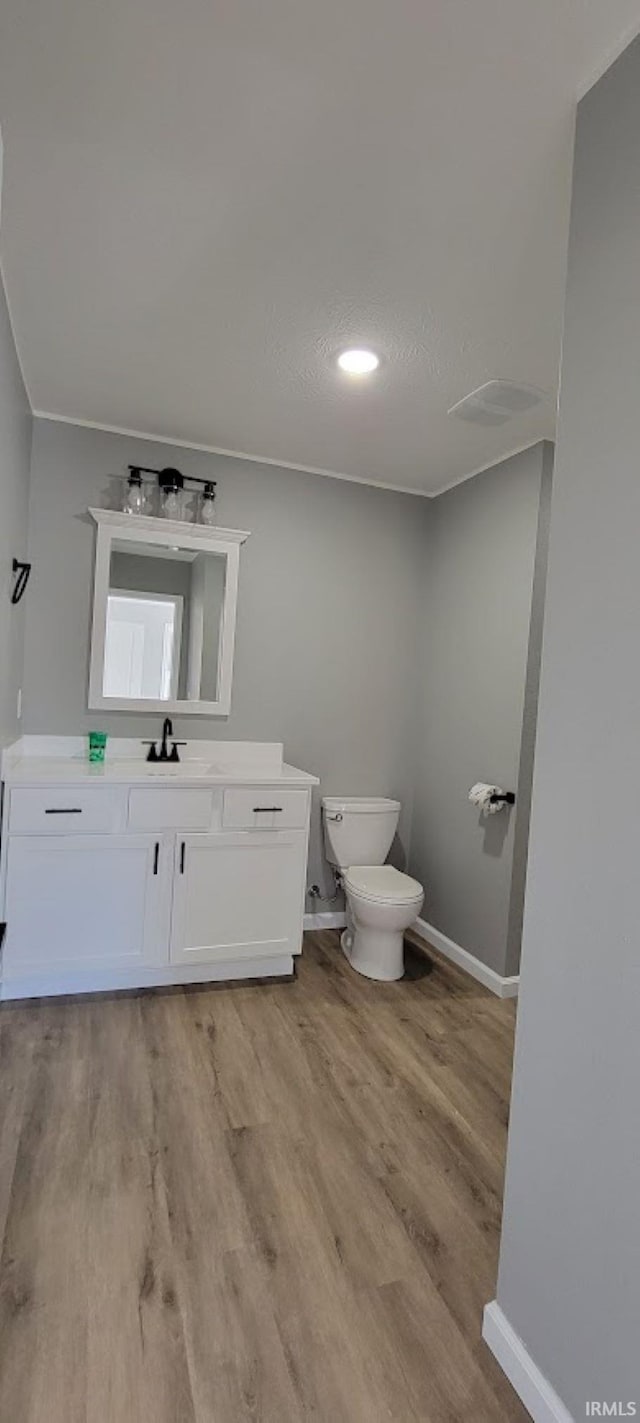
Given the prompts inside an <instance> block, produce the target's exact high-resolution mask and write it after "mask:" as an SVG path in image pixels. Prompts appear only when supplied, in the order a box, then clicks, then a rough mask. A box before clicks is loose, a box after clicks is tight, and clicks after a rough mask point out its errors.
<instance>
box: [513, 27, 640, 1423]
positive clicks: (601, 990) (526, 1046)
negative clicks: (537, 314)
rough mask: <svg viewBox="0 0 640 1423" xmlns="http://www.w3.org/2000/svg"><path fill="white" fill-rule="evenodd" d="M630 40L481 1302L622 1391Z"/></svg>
mask: <svg viewBox="0 0 640 1423" xmlns="http://www.w3.org/2000/svg"><path fill="white" fill-rule="evenodd" d="M639 135H640V41H638V40H636V41H635V42H634V44H633V45H632V46H631V47H630V49H628V50H627V51H626V53H625V54H624V55H623V56H622V58H621V59H619V60H618V61H617V63H616V64H615V65H614V66H613V68H612V69H611V70H610V71H609V72H608V74H607V75H605V77H604V79H602V80H601V81H600V82H599V83H598V84H597V85H596V87H595V88H594V89H593V90H591V92H590V93H589V94H588V95H587V97H586V98H585V99H584V100H583V101H582V103H581V104H580V106H579V110H578V126H577V147H576V158H575V170H574V190H573V206H572V219H571V237H570V248H569V269H568V289H567V306H566V316H565V332H564V343H563V363H562V382H561V400H560V420H559V437H558V445H557V451H556V467H555V474H554V491H553V499H552V518H551V540H550V550H549V579H548V590H547V606H546V614H545V630H544V639H543V653H542V678H541V693H540V708H539V719H538V740H537V748H536V768H535V776H534V788H533V807H532V819H531V838H530V860H529V874H528V886H527V895H526V904H525V924H524V941H523V962H522V993H521V998H520V1008H519V1021H518V1033H517V1049H516V1068H515V1080H514V1093H513V1109H512V1121H511V1132H510V1140H509V1156H508V1170H507V1188H506V1203H505V1215H504V1231H503V1241H502V1251H501V1260H500V1275H499V1281H498V1302H499V1304H500V1306H501V1307H502V1309H503V1311H504V1313H505V1314H506V1316H507V1318H508V1319H509V1321H510V1323H511V1325H512V1326H513V1328H514V1329H515V1330H516V1332H517V1333H518V1334H519V1335H520V1336H521V1338H522V1339H523V1340H524V1343H525V1345H526V1347H527V1349H528V1350H529V1351H530V1353H531V1355H532V1356H533V1358H534V1360H535V1362H536V1364H537V1365H538V1367H539V1368H540V1369H541V1370H542V1372H543V1374H544V1375H546V1377H547V1378H548V1379H549V1380H550V1382H551V1384H552V1385H553V1387H554V1388H555V1389H556V1391H557V1392H558V1393H559V1394H560V1397H561V1398H562V1399H563V1401H564V1403H565V1405H566V1407H567V1408H568V1409H569V1411H570V1413H571V1414H572V1416H573V1417H574V1418H576V1419H579V1418H584V1416H585V1401H586V1400H588V1399H599V1400H608V1401H615V1400H627V1399H629V1400H634V1401H636V1402H637V1403H638V1404H639V1405H640V1363H639V1352H638V1341H639V1339H640V1228H639V1225H638V1203H639V1202H640V1106H639V1101H640V1093H639V1083H640V1032H639V1029H638V1020H639V1014H640V951H639V930H638V923H639V910H638V862H639V854H640V754H639V737H640V657H639V654H638V644H639V631H638V630H639V626H640V556H639V531H640V436H639V425H638V394H637V392H638V372H639V371H640V305H639V303H638V289H639V272H640V143H639Z"/></svg>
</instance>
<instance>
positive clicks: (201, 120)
mask: <svg viewBox="0 0 640 1423" xmlns="http://www.w3.org/2000/svg"><path fill="white" fill-rule="evenodd" d="M638 26H640V0H392V3H390V0H267V3H265V0H234V3H229V0H224V2H223V0H180V3H176V0H30V3H28V4H25V0H2V9H1V21H0V122H1V124H2V129H3V134H4V145H5V181H4V200H3V217H2V244H1V245H2V259H3V268H4V273H5V279H6V283H7V288H8V294H9V300H10V304H11V309H12V314H13V320H14V326H15V331H16V337H17V342H18V346H19V350H20V354H21V358H22V362H23V366H24V372H25V377H26V380H27V384H28V388H29V392H30V395H31V399H32V403H33V406H34V408H35V409H36V410H38V411H45V412H50V413H55V414H58V415H63V416H67V417H71V418H78V419H81V420H86V421H95V422H97V423H98V424H103V425H109V426H116V427H121V428H126V429H131V430H136V431H141V432H149V433H151V434H155V435H160V436H167V437H169V438H173V439H176V440H178V441H183V442H185V441H186V442H196V443H202V444H204V445H206V446H214V447H218V448H223V449H228V450H232V451H241V452H244V453H247V454H250V455H252V456H262V457H266V458H269V459H271V460H274V461H277V462H289V463H292V464H296V465H300V466H302V467H313V468H316V467H317V468H318V469H320V470H328V471H336V472H340V473H344V474H347V475H351V476H355V477H359V478H361V479H365V480H371V481H372V482H380V483H383V484H389V485H394V486H399V487H404V488H410V489H417V490H420V491H424V492H434V491H437V490H439V489H441V488H443V487H446V486H447V485H449V484H451V483H453V482H455V481H456V480H458V479H460V478H462V477H464V476H466V475H468V474H469V473H471V472H473V471H474V470H477V469H478V468H479V467H482V466H484V465H486V464H488V463H491V462H493V461H494V460H495V459H497V458H500V457H501V456H503V455H505V454H506V453H508V452H509V451H510V450H512V449H514V448H519V447H522V446H524V445H526V444H529V443H531V442H532V441H533V440H536V439H538V438H540V437H541V436H547V435H552V434H553V428H554V404H555V389H556V382H557V368H558V356H559V346H560V330H561V318H562V301H563V285H564V263H565V248H566V234H567V212H568V195H569V165H570V150H571V137H572V124H573V109H574V101H575V95H576V92H577V91H578V90H579V89H580V88H584V87H586V84H587V83H588V82H589V80H590V79H591V78H592V77H594V75H595V73H596V72H597V71H600V70H601V69H602V68H603V67H604V61H605V58H606V56H607V55H608V54H613V53H614V52H615V51H617V50H618V49H619V47H620V41H621V38H622V36H623V35H627V34H628V35H629V36H630V35H631V32H632V31H634V30H635V29H636V28H638ZM347 344H367V345H371V346H373V347H374V348H375V349H376V350H377V351H379V352H380V354H381V355H382V358H383V364H382V367H381V370H380V371H379V372H378V373H377V374H376V375H375V376H374V377H372V378H371V379H370V380H369V381H368V382H361V383H360V384H359V385H357V386H354V384H353V382H352V381H349V379H348V378H346V377H344V376H342V375H340V374H338V372H337V370H336V367H335V356H336V354H337V352H338V351H339V350H340V349H341V348H342V347H343V346H344V345H347ZM494 377H497V378H506V379H511V380H516V381H525V382H528V383H530V384H532V385H536V386H541V387H543V388H545V389H546V390H548V391H549V392H550V399H549V401H548V403H547V404H546V406H541V407H539V408H538V409H537V410H534V411H532V412H530V413H529V414H527V415H524V416H521V417H519V418H516V419H514V420H512V421H510V422H509V424H507V425H504V426H502V427H499V428H495V429H482V428H476V427H474V426H471V425H467V424H463V423H462V422H458V421H456V420H455V419H452V418H451V417H449V416H447V413H446V412H447V408H448V407H449V406H450V405H452V404H453V403H454V402H455V401H457V400H459V399H460V397H461V396H462V395H464V394H465V393H466V392H467V391H469V390H471V389H472V388H473V387H475V386H478V385H481V384H482V383H483V382H484V381H487V380H490V379H492V378H494Z"/></svg>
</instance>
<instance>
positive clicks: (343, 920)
mask: <svg viewBox="0 0 640 1423" xmlns="http://www.w3.org/2000/svg"><path fill="white" fill-rule="evenodd" d="M346 924H347V916H346V914H345V912H344V909H342V910H336V911H335V913H334V912H329V911H327V912H326V913H324V914H305V916H304V927H305V929H344V928H346Z"/></svg>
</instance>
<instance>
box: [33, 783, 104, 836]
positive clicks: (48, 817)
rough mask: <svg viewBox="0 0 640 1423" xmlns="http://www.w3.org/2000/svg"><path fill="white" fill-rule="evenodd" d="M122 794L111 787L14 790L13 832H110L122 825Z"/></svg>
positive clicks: (74, 833)
mask: <svg viewBox="0 0 640 1423" xmlns="http://www.w3.org/2000/svg"><path fill="white" fill-rule="evenodd" d="M121 807H122V795H121V793H120V792H118V791H117V790H116V789H114V788H111V787H106V786H105V787H104V788H102V787H101V788H100V789H99V790H98V789H96V788H95V787H90V788H89V787H86V788H85V787H84V786H62V787H56V786H53V787H52V788H51V790H41V789H36V788H35V787H33V788H32V787H31V786H29V787H28V788H27V787H21V788H19V789H16V790H13V791H12V792H11V801H10V804H9V833H10V834H11V835H92V834H93V835H100V834H103V835H106V834H109V832H110V831H116V830H120V829H121V828H122V817H121Z"/></svg>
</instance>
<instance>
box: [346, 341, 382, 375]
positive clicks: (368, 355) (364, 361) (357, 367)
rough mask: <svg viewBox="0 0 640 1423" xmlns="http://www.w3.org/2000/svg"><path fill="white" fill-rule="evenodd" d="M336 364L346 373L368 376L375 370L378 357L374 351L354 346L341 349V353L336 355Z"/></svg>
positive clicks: (378, 362)
mask: <svg viewBox="0 0 640 1423" xmlns="http://www.w3.org/2000/svg"><path fill="white" fill-rule="evenodd" d="M338 365H339V367H340V370H341V371H345V372H346V374H347V375H350V376H370V375H373V372H374V371H377V369H378V366H379V365H380V357H379V356H376V353H375V351H366V350H364V349H360V348H358V349H355V348H354V349H353V350H349V351H343V352H342V355H340V356H338Z"/></svg>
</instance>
